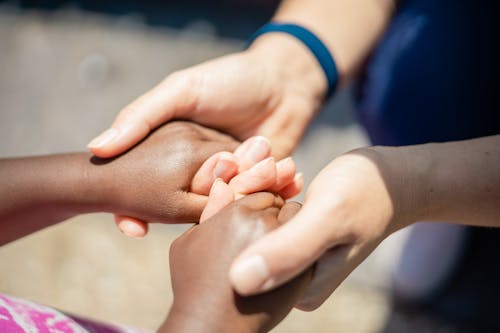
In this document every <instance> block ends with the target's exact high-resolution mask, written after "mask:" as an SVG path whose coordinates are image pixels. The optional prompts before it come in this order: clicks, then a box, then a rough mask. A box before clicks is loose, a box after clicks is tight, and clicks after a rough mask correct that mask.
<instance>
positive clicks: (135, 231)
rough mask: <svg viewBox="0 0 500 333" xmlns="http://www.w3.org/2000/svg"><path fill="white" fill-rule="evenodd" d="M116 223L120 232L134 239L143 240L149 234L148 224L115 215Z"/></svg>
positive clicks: (132, 218)
mask: <svg viewBox="0 0 500 333" xmlns="http://www.w3.org/2000/svg"><path fill="white" fill-rule="evenodd" d="M114 218H115V223H116V226H117V227H118V229H120V231H121V232H122V233H123V234H124V235H126V236H128V237H132V238H143V237H144V236H146V234H147V233H148V224H147V223H146V222H143V221H141V220H139V219H136V218H134V217H130V216H123V215H115V216H114Z"/></svg>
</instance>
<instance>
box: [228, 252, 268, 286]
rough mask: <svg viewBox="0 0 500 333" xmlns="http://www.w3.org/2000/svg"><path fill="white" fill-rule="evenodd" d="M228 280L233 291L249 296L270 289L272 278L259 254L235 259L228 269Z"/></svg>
mask: <svg viewBox="0 0 500 333" xmlns="http://www.w3.org/2000/svg"><path fill="white" fill-rule="evenodd" d="M229 280H230V282H231V285H232V286H233V288H234V289H235V291H236V292H237V293H238V294H240V295H242V296H249V295H253V294H257V293H260V292H263V291H265V290H268V289H271V288H272V287H273V280H272V279H270V271H269V268H268V266H267V263H266V262H265V260H264V258H263V257H262V256H261V255H258V254H254V255H252V256H250V257H247V258H243V259H239V260H236V261H235V262H234V263H233V265H232V266H231V269H230V271H229Z"/></svg>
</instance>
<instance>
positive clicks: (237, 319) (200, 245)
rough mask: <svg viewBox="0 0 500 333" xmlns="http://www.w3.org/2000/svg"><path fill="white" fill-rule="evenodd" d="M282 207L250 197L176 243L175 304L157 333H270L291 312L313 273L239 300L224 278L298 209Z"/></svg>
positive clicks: (266, 196)
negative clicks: (244, 252) (238, 258)
mask: <svg viewBox="0 0 500 333" xmlns="http://www.w3.org/2000/svg"><path fill="white" fill-rule="evenodd" d="M282 205H283V201H282V200H281V199H280V198H278V197H275V196H274V195H272V194H270V193H256V194H252V195H249V196H246V197H245V198H243V199H241V200H238V201H236V202H234V203H232V204H230V205H229V206H227V207H226V208H224V209H223V210H222V211H220V212H219V213H218V214H216V215H215V216H213V217H211V218H210V219H208V220H206V221H205V222H204V223H202V224H199V225H195V226H194V227H192V228H191V229H189V230H188V231H187V232H185V233H184V234H183V235H181V236H180V237H179V238H178V239H176V240H175V241H174V243H173V244H172V246H171V249H170V268H171V278H172V288H173V292H174V302H173V305H172V308H171V310H170V313H169V315H168V318H167V320H166V321H165V323H164V324H163V325H162V327H161V328H160V329H159V332H160V333H167V332H169V333H171V332H206V333H210V332H219V333H224V332H241V333H246V332H248V333H250V332H253V333H257V332H268V331H269V330H271V329H272V328H273V327H274V326H275V325H276V324H277V323H279V322H280V321H281V320H282V319H283V318H284V317H285V316H286V315H287V314H288V313H289V312H290V311H291V309H292V308H293V306H294V304H295V303H296V301H297V300H298V299H299V297H300V295H301V293H302V292H303V290H304V289H305V287H306V286H307V284H308V283H309V281H310V279H311V272H312V270H311V269H306V270H305V272H304V273H302V274H300V275H299V276H298V277H297V278H295V279H293V280H291V281H290V282H289V283H287V284H285V285H283V286H281V287H280V288H277V289H275V290H273V291H272V292H269V293H265V294H262V295H259V296H251V297H242V296H239V295H237V294H236V293H235V292H234V290H233V289H232V287H231V284H230V281H229V278H228V270H229V267H230V265H231V262H232V261H233V260H234V258H235V257H236V256H237V255H238V254H239V253H240V252H241V251H242V250H243V249H244V248H246V247H248V246H249V245H250V244H252V243H254V242H255V241H257V240H258V239H260V238H262V237H263V236H264V235H265V234H267V233H268V232H269V231H271V230H274V229H276V228H279V227H280V226H281V225H283V224H284V223H286V221H288V220H289V219H290V218H291V217H292V216H293V215H295V213H296V212H297V211H298V210H299V209H300V205H299V204H297V203H288V204H286V205H284V206H283V207H282V208H280V207H281V206H282ZM200 263H203V264H202V265H200Z"/></svg>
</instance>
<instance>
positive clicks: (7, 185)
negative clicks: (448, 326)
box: [0, 122, 237, 244]
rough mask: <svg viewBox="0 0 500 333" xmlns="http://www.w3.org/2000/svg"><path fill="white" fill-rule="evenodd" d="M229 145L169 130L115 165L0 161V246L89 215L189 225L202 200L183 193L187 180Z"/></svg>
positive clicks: (215, 135) (196, 129) (223, 139)
mask: <svg viewBox="0 0 500 333" xmlns="http://www.w3.org/2000/svg"><path fill="white" fill-rule="evenodd" d="M236 145H237V142H236V141H235V140H233V139H232V138H231V137H229V136H227V135H224V134H221V133H219V132H217V131H214V130H211V129H207V128H204V127H202V126H198V125H195V124H192V123H187V122H172V123H169V124H166V125H165V126H163V127H161V128H160V129H158V130H157V131H155V132H154V133H153V134H151V135H150V136H148V138H147V139H146V140H144V141H143V142H142V143H141V144H140V145H138V146H137V147H135V148H134V149H132V150H130V151H128V152H127V153H126V154H123V155H121V156H119V157H117V158H115V159H108V160H101V159H98V158H95V157H92V156H91V155H90V154H87V153H77V154H63V155H53V156H43V157H29V158H19V159H4V160H0V196H1V198H2V200H1V202H0V228H1V230H2V232H1V233H0V244H4V243H7V242H9V241H12V240H15V239H17V238H19V237H22V236H24V235H27V234H29V233H32V232H34V231H36V230H39V229H41V228H44V227H47V226H49V225H51V224H54V223H57V222H59V221H62V220H64V219H67V218H69V217H72V216H74V215H77V214H82V213H89V212H96V211H103V212H113V213H116V214H119V215H127V216H135V217H137V218H140V219H143V220H146V221H152V222H166V223H175V222H185V223H188V222H197V221H198V219H199V217H200V214H201V211H202V209H203V207H204V206H205V204H206V202H207V197H206V196H205V195H200V194H196V193H193V192H191V191H190V185H191V182H192V180H193V177H194V175H195V174H196V172H197V170H198V169H199V168H200V166H201V165H202V163H203V162H204V161H205V160H207V159H208V158H209V157H210V156H211V155H212V154H214V153H216V152H220V151H224V150H225V151H233V150H234V148H235V147H236ZM205 171H206V172H207V173H209V174H210V173H211V171H210V170H205ZM212 171H213V170H212Z"/></svg>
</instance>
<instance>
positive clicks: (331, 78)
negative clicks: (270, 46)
mask: <svg viewBox="0 0 500 333" xmlns="http://www.w3.org/2000/svg"><path fill="white" fill-rule="evenodd" d="M270 32H283V33H287V34H289V35H292V36H294V37H295V38H297V39H298V40H300V41H301V42H302V43H304V45H305V46H307V48H308V49H309V50H310V51H311V52H312V54H313V55H314V56H315V58H316V60H317V61H318V62H319V64H320V66H321V68H322V69H323V72H324V73H325V76H326V80H327V82H328V92H327V98H328V97H330V96H331V95H332V94H333V93H334V92H335V88H336V87H337V82H338V80H339V74H338V71H337V66H336V65H335V61H334V60H333V57H332V55H331V53H330V51H328V48H327V47H326V46H325V44H324V43H323V42H322V41H321V40H320V39H319V38H318V37H316V35H315V34H313V33H312V32H311V31H309V30H307V29H306V28H304V27H302V26H300V25H297V24H292V23H276V22H270V23H267V24H266V25H264V26H262V27H261V28H260V29H259V30H257V31H256V32H255V33H254V34H253V35H252V36H251V37H250V38H249V39H248V42H247V46H248V45H250V44H251V43H252V42H253V41H254V40H255V39H257V37H259V36H261V35H263V34H266V33H270Z"/></svg>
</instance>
